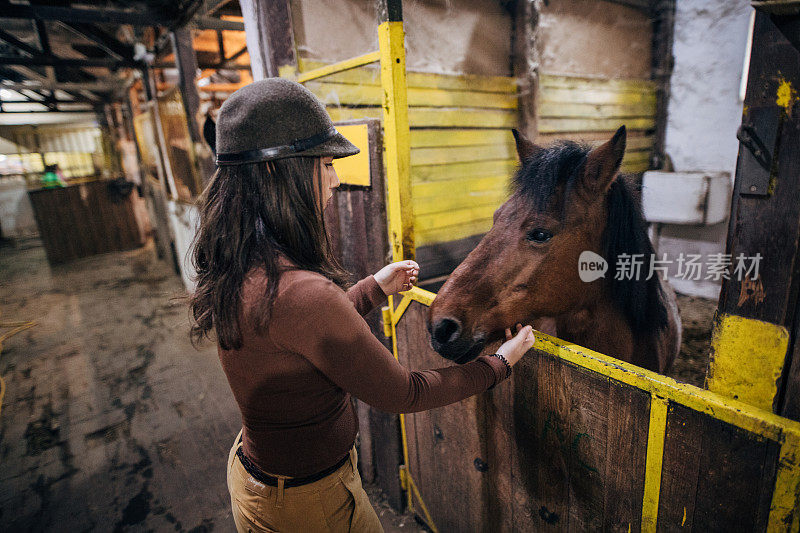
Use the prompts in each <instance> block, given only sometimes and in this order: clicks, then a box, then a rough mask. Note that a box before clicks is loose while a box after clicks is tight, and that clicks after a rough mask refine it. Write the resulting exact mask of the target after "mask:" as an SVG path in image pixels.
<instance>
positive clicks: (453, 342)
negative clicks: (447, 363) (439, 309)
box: [428, 317, 486, 365]
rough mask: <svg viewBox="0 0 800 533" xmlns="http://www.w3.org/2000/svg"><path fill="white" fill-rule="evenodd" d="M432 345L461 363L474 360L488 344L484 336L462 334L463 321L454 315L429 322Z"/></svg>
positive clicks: (443, 355)
mask: <svg viewBox="0 0 800 533" xmlns="http://www.w3.org/2000/svg"><path fill="white" fill-rule="evenodd" d="M428 329H429V332H430V334H431V347H432V348H433V349H434V350H436V352H437V353H438V354H439V355H441V356H442V357H444V358H445V359H449V360H451V361H453V362H455V363H457V364H459V365H461V364H464V363H467V362H469V361H472V360H473V359H475V358H476V357H478V355H480V353H481V350H483V347H484V346H485V344H486V340H485V338H484V337H483V336H477V337H473V338H469V337H466V336H464V335H462V326H461V322H460V321H459V320H458V319H456V318H452V317H444V318H441V319H439V320H437V321H436V323H435V324H429V326H428Z"/></svg>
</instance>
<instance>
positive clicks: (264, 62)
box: [239, 0, 297, 80]
mask: <svg viewBox="0 0 800 533" xmlns="http://www.w3.org/2000/svg"><path fill="white" fill-rule="evenodd" d="M239 5H240V6H241V9H242V16H243V17H244V31H245V38H246V39H247V53H248V54H249V55H250V64H251V72H252V74H253V79H254V80H263V79H264V78H273V77H275V76H278V75H280V71H281V69H282V68H285V67H290V68H296V66H297V59H296V54H295V51H294V31H293V30H292V12H291V7H290V6H289V0H240V2H239Z"/></svg>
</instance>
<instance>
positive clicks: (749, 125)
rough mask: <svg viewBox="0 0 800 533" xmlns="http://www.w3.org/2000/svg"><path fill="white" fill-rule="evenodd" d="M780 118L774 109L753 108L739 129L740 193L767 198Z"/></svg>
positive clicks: (775, 108) (737, 135) (778, 112)
mask: <svg viewBox="0 0 800 533" xmlns="http://www.w3.org/2000/svg"><path fill="white" fill-rule="evenodd" d="M780 116H781V115H780V109H778V108H777V107H760V108H754V109H751V110H749V112H748V113H747V118H746V119H745V120H744V121H743V122H742V125H741V126H739V130H738V131H737V132H736V138H737V139H739V142H740V143H741V146H740V148H739V165H740V169H741V170H740V172H739V177H740V183H739V194H742V195H748V196H769V194H770V182H771V180H772V169H773V168H774V163H775V161H774V158H775V147H776V146H777V141H778V129H779V127H780Z"/></svg>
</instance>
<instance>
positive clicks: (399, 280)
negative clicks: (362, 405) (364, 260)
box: [191, 79, 533, 532]
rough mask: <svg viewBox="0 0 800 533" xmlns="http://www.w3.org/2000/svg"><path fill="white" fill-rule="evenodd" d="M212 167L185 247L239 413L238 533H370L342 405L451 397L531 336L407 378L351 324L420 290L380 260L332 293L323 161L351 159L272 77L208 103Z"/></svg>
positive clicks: (326, 124)
mask: <svg viewBox="0 0 800 533" xmlns="http://www.w3.org/2000/svg"><path fill="white" fill-rule="evenodd" d="M216 144H217V146H216V149H217V164H218V165H219V169H218V171H217V173H216V174H215V176H214V178H213V179H212V181H211V183H210V184H209V185H208V187H207V189H206V190H205V191H204V193H203V198H202V199H201V212H200V230H199V232H198V235H197V240H196V243H195V249H194V258H193V259H194V263H195V267H196V269H197V289H196V291H195V294H194V295H193V297H192V302H191V308H192V314H193V316H194V318H195V321H196V324H194V325H193V328H192V333H193V335H194V337H195V338H199V337H202V336H204V335H208V334H209V333H210V332H211V330H212V329H214V331H215V334H216V340H217V343H218V352H219V357H220V360H221V362H222V367H223V369H224V371H225V374H226V376H227V378H228V381H229V383H230V386H231V389H232V391H233V394H234V397H235V398H236V401H237V403H238V404H239V408H240V410H241V413H242V425H243V430H242V432H241V433H240V436H239V437H237V438H236V440H235V442H234V445H233V447H232V448H231V452H230V455H229V461H228V488H229V490H230V493H231V505H232V508H233V517H234V521H235V523H236V527H237V529H238V530H239V531H304V532H305V531H381V526H380V523H379V521H378V517H377V515H376V514H375V511H374V510H373V509H372V507H371V505H370V503H369V500H368V499H367V496H366V493H365V492H364V489H363V488H362V486H361V479H360V477H359V475H358V470H357V469H356V460H357V459H356V452H355V448H354V442H355V438H356V432H357V430H358V425H357V419H356V416H355V413H354V409H353V405H352V402H351V401H350V398H351V397H350V395H351V394H352V395H353V396H355V397H356V398H358V399H360V400H362V401H364V402H366V403H368V404H370V405H372V406H374V407H376V408H378V409H381V410H384V411H389V412H397V413H400V412H414V411H421V410H424V409H431V408H434V407H440V406H443V405H447V404H449V403H453V402H457V401H459V400H462V399H464V398H466V397H468V396H471V395H473V394H477V393H479V392H482V391H484V390H486V389H488V388H490V387H493V386H494V385H496V384H497V383H498V382H500V381H502V380H503V379H505V378H507V377H508V375H509V374H510V372H511V365H513V364H515V363H516V362H517V361H518V360H519V359H520V357H522V355H523V354H524V353H525V352H526V351H527V350H528V349H529V348H530V347H531V346H532V345H533V334H532V333H531V329H530V327H529V326H527V327H525V328H521V326H518V330H517V331H518V334H517V335H516V336H514V337H512V335H511V331H510V330H507V332H506V334H507V338H508V340H507V342H506V343H505V344H503V345H502V346H501V347H500V348H499V349H498V352H497V354H495V355H494V356H483V357H479V358H478V359H477V360H475V361H473V362H471V363H468V364H465V365H462V366H458V367H450V368H443V369H439V370H429V371H425V372H410V371H408V370H406V369H405V368H404V367H403V366H401V365H400V364H398V363H397V362H396V361H395V359H394V357H393V356H392V354H391V353H390V352H389V351H388V350H386V348H385V347H384V346H383V344H381V343H380V342H379V341H378V339H376V338H375V336H373V335H372V333H371V331H370V329H369V327H368V326H367V324H366V322H365V321H364V320H363V318H362V317H363V316H364V315H365V314H366V313H368V312H369V311H370V310H371V309H373V308H375V307H376V306H377V305H379V304H380V303H382V302H383V301H384V300H385V299H386V296H387V295H388V294H393V293H396V292H398V291H401V290H408V289H410V288H411V286H412V285H413V284H414V283H415V281H416V280H417V276H418V274H419V267H418V266H417V264H416V263H415V262H414V261H402V262H399V263H393V264H390V265H388V266H386V267H384V268H383V269H381V270H380V271H379V272H377V273H376V274H375V275H374V276H368V277H367V278H365V279H363V280H361V281H359V282H358V283H356V284H355V285H354V286H352V287H350V288H349V289H348V290H347V291H346V292H345V290H344V289H345V287H346V286H347V274H346V273H345V272H344V271H342V269H341V268H340V267H339V266H338V264H337V262H336V260H335V259H334V258H333V256H332V254H331V250H330V245H329V243H328V239H327V234H326V231H325V224H324V217H323V210H324V206H325V204H326V203H327V201H328V200H329V199H330V198H331V196H332V192H331V189H332V188H334V187H336V186H337V185H338V184H339V181H338V178H337V176H336V172H335V171H334V169H333V164H332V161H333V159H334V158H336V157H345V156H348V155H352V154H355V153H357V152H358V149H357V148H356V147H355V146H353V145H352V144H351V143H350V142H348V141H347V140H346V139H345V138H344V137H342V136H341V135H340V134H339V133H337V132H336V130H335V128H334V127H333V124H332V123H331V121H330V118H329V117H328V114H327V113H326V112H325V108H324V106H323V105H322V104H321V102H319V100H317V99H316V97H314V95H313V94H311V93H310V92H309V91H308V90H307V89H305V87H303V86H302V85H299V84H297V83H294V82H291V81H288V80H283V79H269V80H264V81H260V82H256V83H253V84H250V85H248V86H246V87H243V88H242V89H239V90H238V91H236V92H235V93H234V94H233V95H231V97H230V98H229V99H228V100H226V101H225V103H224V104H223V106H222V108H221V109H220V113H219V117H218V122H217V135H216Z"/></svg>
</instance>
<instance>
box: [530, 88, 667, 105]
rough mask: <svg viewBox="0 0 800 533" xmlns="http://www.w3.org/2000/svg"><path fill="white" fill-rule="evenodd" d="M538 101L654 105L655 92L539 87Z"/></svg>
mask: <svg viewBox="0 0 800 533" xmlns="http://www.w3.org/2000/svg"><path fill="white" fill-rule="evenodd" d="M539 101H540V102H552V103H558V102H560V103H584V104H596V105H636V104H654V103H655V102H656V94H655V91H651V90H649V89H648V90H642V91H616V90H613V89H600V88H598V89H588V88H585V89H564V88H560V87H542V86H540V87H539Z"/></svg>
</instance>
